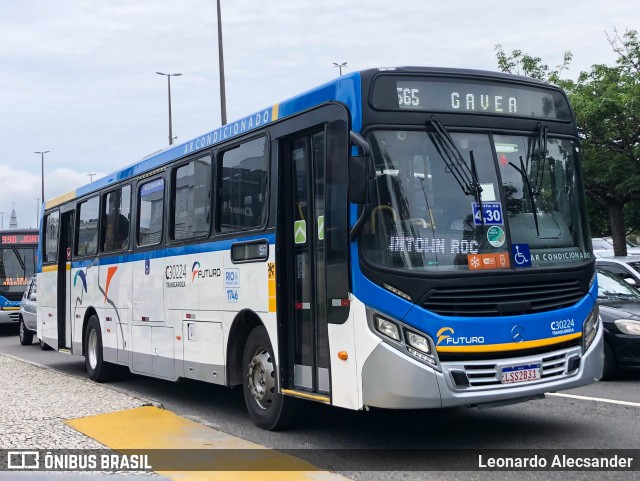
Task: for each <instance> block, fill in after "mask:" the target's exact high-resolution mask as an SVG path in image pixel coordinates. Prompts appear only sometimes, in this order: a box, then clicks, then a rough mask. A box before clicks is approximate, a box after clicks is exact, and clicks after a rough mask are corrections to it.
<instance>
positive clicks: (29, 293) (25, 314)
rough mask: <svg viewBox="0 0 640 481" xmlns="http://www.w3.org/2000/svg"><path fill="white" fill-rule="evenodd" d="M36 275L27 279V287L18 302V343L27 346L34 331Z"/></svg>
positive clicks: (31, 340) (35, 327)
mask: <svg viewBox="0 0 640 481" xmlns="http://www.w3.org/2000/svg"><path fill="white" fill-rule="evenodd" d="M36 289H37V282H36V276H33V277H32V278H31V279H30V280H29V284H28V285H27V289H26V290H25V291H24V294H23V296H22V302H21V303H20V318H19V320H18V322H19V323H20V328H19V329H20V344H22V345H23V346H28V345H30V344H31V343H32V342H33V335H34V334H35V333H36V329H37V326H36V319H37V316H36V297H37V294H36Z"/></svg>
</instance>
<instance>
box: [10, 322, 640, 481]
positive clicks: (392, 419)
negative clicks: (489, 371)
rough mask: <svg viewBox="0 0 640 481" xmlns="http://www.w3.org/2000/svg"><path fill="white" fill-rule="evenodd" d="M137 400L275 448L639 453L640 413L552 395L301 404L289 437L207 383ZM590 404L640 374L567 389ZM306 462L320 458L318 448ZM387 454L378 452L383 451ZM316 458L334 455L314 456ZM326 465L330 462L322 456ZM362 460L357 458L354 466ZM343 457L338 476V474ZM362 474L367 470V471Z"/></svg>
mask: <svg viewBox="0 0 640 481" xmlns="http://www.w3.org/2000/svg"><path fill="white" fill-rule="evenodd" d="M0 352H3V353H8V354H11V355H13V356H16V357H20V358H23V359H27V360H31V361H35V362H38V363H41V364H45V365H47V366H50V367H52V368H54V369H58V370H60V371H63V372H66V373H68V374H71V375H74V376H81V377H85V372H84V358H81V357H76V356H71V355H68V354H61V353H58V352H53V351H42V350H40V347H39V345H37V344H35V343H34V344H33V345H32V346H21V345H20V343H19V341H18V338H17V335H16V331H15V329H7V328H6V327H5V326H0ZM111 384H112V385H114V386H118V387H119V388H120V389H124V390H126V391H127V392H129V393H132V394H134V395H138V396H143V397H148V398H151V399H153V400H156V401H158V402H161V403H162V404H163V405H164V407H166V408H167V409H170V410H171V411H174V412H176V413H177V414H180V415H182V416H186V417H189V418H191V419H194V420H196V421H199V422H202V423H204V424H207V425H209V426H212V427H214V428H216V429H220V430H222V431H224V432H227V433H230V434H233V435H236V436H240V437H242V438H244V439H247V440H250V441H253V442H256V443H259V444H262V445H265V446H268V447H272V448H276V449H301V448H302V449H358V448H360V449H372V448H378V449H384V450H391V449H421V448H424V449H446V448H455V449H459V448H466V449H474V448H490V449H502V448H510V449H512V448H520V449H526V450H531V449H569V448H573V449H581V448H597V449H609V448H620V449H624V448H626V449H640V406H637V405H636V406H633V405H624V404H615V403H611V402H603V401H598V400H592V399H574V398H566V397H558V396H547V398H546V399H542V400H535V401H529V402H527V403H523V404H517V405H511V406H506V407H500V408H491V409H467V408H452V409H446V410H434V411H429V410H423V411H386V410H371V411H369V412H353V411H348V410H344V409H339V408H332V407H330V406H324V405H319V404H315V403H311V402H304V404H302V407H303V408H304V409H303V412H304V416H303V420H302V423H301V424H300V425H299V426H298V427H296V428H295V429H291V430H289V431H286V432H279V433H272V432H267V431H263V430H260V429H258V428H256V427H255V426H254V425H253V424H252V422H251V421H250V419H249V417H248V415H247V413H246V411H245V407H244V400H243V397H242V391H241V390H240V389H228V388H223V387H219V386H213V385H209V384H206V383H200V382H191V381H183V382H178V383H172V382H168V381H161V380H156V379H150V378H145V377H141V376H134V375H124V376H122V378H121V379H119V380H116V381H113V382H112V383H111ZM566 393H567V394H572V395H578V396H585V397H590V398H604V399H609V400H618V401H629V402H632V403H640V370H634V371H627V372H623V373H622V374H621V376H620V378H619V379H618V380H616V381H610V382H598V383H595V384H593V385H591V386H587V387H583V388H580V389H574V390H571V391H566ZM309 453H310V454H309V456H308V457H307V459H309V460H310V461H312V462H313V461H314V459H313V458H314V451H309ZM377 455H378V456H379V455H380V452H377ZM315 456H319V457H320V456H327V453H323V452H321V451H318V452H316V454H315ZM324 461H326V459H324ZM350 462H351V463H354V460H353V459H351V460H350ZM355 464H356V466H357V468H358V471H350V472H345V473H344V474H345V475H347V476H349V477H351V478H353V479H358V480H388V479H392V480H405V479H409V480H411V479H416V480H418V479H446V480H457V479H460V478H461V477H464V478H465V479H469V480H473V479H491V480H498V479H512V478H513V477H514V474H515V473H513V472H504V471H503V472H498V473H486V472H484V473H483V472H464V473H460V472H440V471H439V472H429V473H424V472H411V471H403V472H399V471H382V472H373V471H367V457H366V456H363V457H362V459H361V461H355ZM340 466H341V464H340V459H339V456H337V458H336V459H335V470H338V471H340V470H341V469H340ZM360 470H362V471H360ZM636 476H637V472H636V473H621V472H617V473H616V472H599V473H595V472H592V473H585V472H573V473H571V472H564V473H557V472H528V473H519V474H518V475H517V478H518V479H637V478H636Z"/></svg>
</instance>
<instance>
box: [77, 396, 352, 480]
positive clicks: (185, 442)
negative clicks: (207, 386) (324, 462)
mask: <svg viewBox="0 0 640 481" xmlns="http://www.w3.org/2000/svg"><path fill="white" fill-rule="evenodd" d="M65 422H66V424H67V425H69V426H71V427H72V428H74V429H75V430H77V431H80V432H81V433H83V434H85V435H87V436H89V437H91V438H93V439H95V440H96V441H98V442H100V443H102V444H104V445H105V446H107V447H108V448H111V449H113V450H115V451H121V450H127V449H128V450H134V451H142V450H147V449H166V450H172V449H174V450H177V449H180V450H185V449H197V450H198V451H197V452H195V454H194V456H195V457H194V462H195V463H197V462H198V456H202V452H203V451H202V450H205V449H206V450H208V451H210V452H211V454H210V455H208V454H207V455H206V462H207V463H211V464H208V466H218V467H221V469H224V467H229V469H230V468H233V469H235V470H234V471H222V470H219V471H162V470H159V471H157V473H158V474H160V475H162V476H165V477H167V478H169V479H173V480H175V481H178V480H179V481H205V480H206V481H209V480H211V481H232V480H233V481H249V480H251V481H254V480H256V479H260V480H261V481H263V480H264V481H294V480H295V481H298V480H301V481H311V480H313V481H349V480H348V478H345V477H344V476H341V475H339V474H335V473H331V472H328V471H322V470H320V468H318V467H316V466H314V465H312V464H310V463H309V462H307V461H304V460H302V459H300V458H296V457H294V456H290V455H288V454H284V453H280V452H278V451H274V450H272V449H269V448H267V447H265V446H261V445H259V444H255V443H252V442H250V441H246V440H244V439H241V438H238V437H236V436H231V435H230V434H226V433H223V432H221V431H218V430H216V429H213V428H210V427H208V426H205V425H203V424H199V423H197V422H195V421H192V420H190V419H186V418H183V417H181V416H178V415H176V414H174V413H172V412H171V411H167V410H164V409H159V408H157V407H154V406H143V407H139V408H135V409H127V410H125V411H118V412H114V413H107V414H100V415H97V416H89V417H85V418H78V419H71V420H68V421H65ZM230 450H233V451H230ZM175 453H176V454H175V456H176V458H177V457H178V456H180V455H184V451H175ZM167 455H168V456H171V452H170V451H167ZM177 461H184V460H180V459H177ZM260 466H262V467H265V469H269V470H268V471H260V470H259V467H260ZM252 468H253V469H252ZM240 469H242V471H241V470H240Z"/></svg>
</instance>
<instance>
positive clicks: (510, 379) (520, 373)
mask: <svg viewBox="0 0 640 481" xmlns="http://www.w3.org/2000/svg"><path fill="white" fill-rule="evenodd" d="M536 379H540V364H527V365H524V366H509V367H503V368H502V384H508V383H514V382H527V381H535V380H536Z"/></svg>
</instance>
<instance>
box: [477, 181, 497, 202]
mask: <svg viewBox="0 0 640 481" xmlns="http://www.w3.org/2000/svg"><path fill="white" fill-rule="evenodd" d="M480 187H482V193H481V194H480V199H481V200H482V202H495V201H496V200H497V199H496V189H495V187H494V186H493V183H491V182H488V183H486V184H480Z"/></svg>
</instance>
